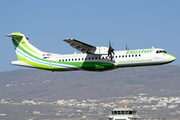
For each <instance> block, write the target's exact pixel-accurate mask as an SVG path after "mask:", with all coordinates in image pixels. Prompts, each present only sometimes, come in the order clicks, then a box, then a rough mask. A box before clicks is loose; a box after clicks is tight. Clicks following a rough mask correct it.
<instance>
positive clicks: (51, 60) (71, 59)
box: [6, 32, 176, 72]
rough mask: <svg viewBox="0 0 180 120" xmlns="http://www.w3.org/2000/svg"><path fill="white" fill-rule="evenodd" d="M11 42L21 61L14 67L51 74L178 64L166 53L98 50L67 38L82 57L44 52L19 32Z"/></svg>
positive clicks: (156, 49)
mask: <svg viewBox="0 0 180 120" xmlns="http://www.w3.org/2000/svg"><path fill="white" fill-rule="evenodd" d="M6 36H8V37H11V38H12V42H13V44H14V47H15V52H16V55H17V58H18V60H17V61H12V62H11V64H12V65H17V66H23V67H30V68H37V69H43V70H49V71H52V72H54V71H76V70H84V71H109V70H114V69H117V68H125V67H139V66H153V65H163V64H168V63H171V62H173V61H175V59H176V58H175V57H174V56H173V55H171V54H169V53H167V52H166V51H165V50H164V49H160V48H154V47H152V48H151V49H136V50H128V49H126V50H123V51H114V49H113V48H112V45H111V42H110V41H109V47H95V46H92V45H89V44H86V43H83V42H81V41H78V40H76V39H71V38H67V39H64V40H63V41H65V42H67V43H68V44H70V46H72V47H73V48H75V49H77V50H79V51H81V52H82V53H79V54H77V53H75V54H65V55H61V54H54V53H48V52H43V51H40V50H39V49H37V48H36V47H34V46H33V45H31V44H30V43H29V42H28V38H27V37H25V35H24V34H22V33H20V32H14V33H11V34H7V35H6Z"/></svg>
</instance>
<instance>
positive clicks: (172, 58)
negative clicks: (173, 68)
mask: <svg viewBox="0 0 180 120" xmlns="http://www.w3.org/2000/svg"><path fill="white" fill-rule="evenodd" d="M169 59H170V61H172V62H173V61H175V60H176V57H174V56H173V55H170V54H169Z"/></svg>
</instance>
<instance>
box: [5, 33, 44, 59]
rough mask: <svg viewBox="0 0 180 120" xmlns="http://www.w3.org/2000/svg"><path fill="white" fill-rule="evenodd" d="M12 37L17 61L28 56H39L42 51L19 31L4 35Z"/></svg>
mask: <svg viewBox="0 0 180 120" xmlns="http://www.w3.org/2000/svg"><path fill="white" fill-rule="evenodd" d="M6 36H8V37H11V38H12V42H13V44H14V48H15V52H16V55H17V58H18V60H19V61H23V60H26V58H27V57H29V56H36V57H38V56H40V55H41V54H42V53H43V52H42V51H40V50H38V49H37V48H35V47H34V46H33V45H31V44H30V43H29V42H28V40H27V38H26V37H25V36H24V35H23V34H22V33H19V32H15V33H11V34H8V35H6Z"/></svg>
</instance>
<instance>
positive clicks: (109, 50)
mask: <svg viewBox="0 0 180 120" xmlns="http://www.w3.org/2000/svg"><path fill="white" fill-rule="evenodd" d="M112 46H113V44H112V45H111V41H110V40H109V49H108V57H110V58H111V61H112V59H113V55H114V49H113V48H112ZM112 54H113V55H112Z"/></svg>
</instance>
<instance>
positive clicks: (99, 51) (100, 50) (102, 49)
mask: <svg viewBox="0 0 180 120" xmlns="http://www.w3.org/2000/svg"><path fill="white" fill-rule="evenodd" d="M108 49H109V48H108V47H96V50H95V51H94V54H101V55H107V54H108Z"/></svg>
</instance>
